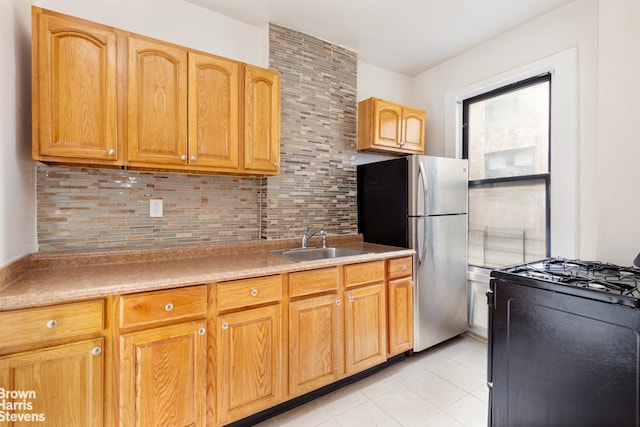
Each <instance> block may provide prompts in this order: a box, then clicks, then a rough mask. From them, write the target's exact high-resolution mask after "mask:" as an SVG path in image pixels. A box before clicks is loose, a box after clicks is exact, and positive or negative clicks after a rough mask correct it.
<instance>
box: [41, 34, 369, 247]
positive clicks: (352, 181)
mask: <svg viewBox="0 0 640 427" xmlns="http://www.w3.org/2000/svg"><path fill="white" fill-rule="evenodd" d="M269 39H270V48H269V55H270V66H271V68H273V69H276V70H278V71H280V72H281V73H282V82H281V83H282V86H281V87H282V91H281V105H282V112H281V156H280V161H281V175H280V176H277V177H268V178H255V177H231V176H221V175H187V174H177V173H152V172H136V171H126V170H110V169H89V168H79V167H66V166H47V165H39V166H38V172H37V173H38V175H37V198H38V212H37V214H38V243H39V250H40V251H43V252H51V251H62V250H91V249H105V248H129V249H131V248H153V247H162V246H168V245H170V246H177V245H190V244H200V243H207V242H226V241H249V240H255V239H259V238H263V239H280V238H290V237H299V236H301V233H302V230H304V229H305V228H306V227H307V226H314V227H317V228H324V229H325V230H326V231H327V232H328V233H330V234H352V233H356V232H357V216H356V174H355V154H356V117H357V114H356V108H357V103H356V77H357V75H356V73H357V56H356V53H355V52H353V51H350V50H348V49H344V48H342V47H339V46H336V45H333V44H331V43H328V42H325V41H322V40H320V39H317V38H315V37H312V36H309V35H306V34H303V33H299V32H296V31H292V30H290V29H287V28H283V27H279V26H277V25H270V35H269ZM152 198H158V199H163V201H164V217H162V218H149V199H152ZM312 243H313V244H315V242H312Z"/></svg>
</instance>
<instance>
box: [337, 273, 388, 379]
mask: <svg viewBox="0 0 640 427" xmlns="http://www.w3.org/2000/svg"><path fill="white" fill-rule="evenodd" d="M385 313H386V310H385V299H384V283H382V282H380V283H375V284H372V285H367V286H364V287H362V288H354V289H349V290H347V291H345V307H344V314H345V316H344V317H345V352H346V370H347V374H353V373H355V372H359V371H362V370H364V369H367V368H370V367H372V366H375V365H378V364H380V363H382V362H384V361H385V360H387V350H386V348H387V346H386V326H385V325H386V315H385Z"/></svg>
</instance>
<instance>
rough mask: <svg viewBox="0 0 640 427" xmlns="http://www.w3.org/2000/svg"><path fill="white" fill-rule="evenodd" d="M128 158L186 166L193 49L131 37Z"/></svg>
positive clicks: (142, 161)
mask: <svg viewBox="0 0 640 427" xmlns="http://www.w3.org/2000/svg"><path fill="white" fill-rule="evenodd" d="M128 42H129V47H128V48H129V52H128V56H129V77H128V80H127V83H128V102H127V105H128V133H127V136H128V143H127V147H128V160H129V162H133V163H152V164H165V165H186V162H187V51H186V50H184V49H182V48H179V47H176V46H172V45H169V44H165V43H162V42H159V41H152V40H148V39H144V38H138V37H135V36H129V40H128Z"/></svg>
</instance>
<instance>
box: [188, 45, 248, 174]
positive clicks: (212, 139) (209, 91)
mask: <svg viewBox="0 0 640 427" xmlns="http://www.w3.org/2000/svg"><path fill="white" fill-rule="evenodd" d="M239 73H240V64H239V63H237V62H235V61H231V60H228V59H223V58H218V57H215V56H211V55H202V54H198V53H193V52H189V164H191V165H196V166H207V167H216V168H233V169H237V168H238V133H239V127H238V114H239V111H238V96H239V92H238V85H239V76H240V74H239Z"/></svg>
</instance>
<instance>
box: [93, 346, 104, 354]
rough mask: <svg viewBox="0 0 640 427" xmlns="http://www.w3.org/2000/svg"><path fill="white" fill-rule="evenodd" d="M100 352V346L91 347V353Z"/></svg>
mask: <svg viewBox="0 0 640 427" xmlns="http://www.w3.org/2000/svg"><path fill="white" fill-rule="evenodd" d="M100 353H102V348H100V347H93V348H92V349H91V354H93V355H94V356H97V355H99V354H100Z"/></svg>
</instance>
